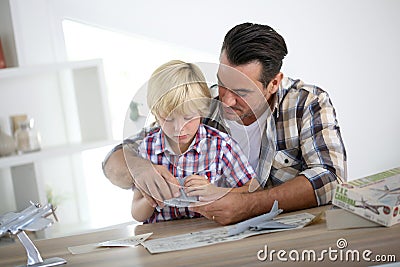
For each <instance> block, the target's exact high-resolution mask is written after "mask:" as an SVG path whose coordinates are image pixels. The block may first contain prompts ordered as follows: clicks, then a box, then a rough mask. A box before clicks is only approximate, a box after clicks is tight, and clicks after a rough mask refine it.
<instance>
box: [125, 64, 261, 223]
mask: <svg viewBox="0 0 400 267" xmlns="http://www.w3.org/2000/svg"><path fill="white" fill-rule="evenodd" d="M147 90H148V91H147V103H148V106H149V108H150V110H151V112H152V114H153V115H154V116H155V118H156V120H157V123H158V125H159V126H160V127H159V128H156V129H154V130H153V131H151V132H150V133H149V135H147V137H146V138H145V139H144V140H143V142H142V143H141V145H140V147H139V156H141V157H143V158H146V159H148V160H150V161H151V162H152V163H153V164H158V165H164V166H166V167H167V168H168V170H169V171H170V172H171V173H172V174H173V175H174V176H175V177H176V178H177V179H178V180H179V182H180V183H181V184H182V185H183V186H184V187H185V189H184V191H185V193H186V194H187V196H189V197H193V196H195V197H203V198H205V197H208V196H211V195H218V194H224V193H227V192H228V191H229V190H234V191H238V192H242V191H243V192H247V191H248V186H249V184H250V180H252V179H253V178H255V176H256V174H255V172H254V170H253V168H252V167H251V166H250V164H249V163H248V160H247V158H246V157H245V156H244V155H243V153H242V151H241V150H240V148H239V146H238V144H237V143H236V142H235V141H234V140H233V139H231V138H230V137H229V136H228V135H227V134H225V133H222V132H220V131H218V130H216V129H214V128H212V127H209V126H206V125H203V124H202V123H201V119H202V117H204V116H206V115H207V114H208V113H209V107H210V104H211V101H212V99H211V95H210V91H209V88H208V86H207V83H206V81H205V78H204V76H203V74H202V72H201V70H200V69H199V68H198V67H197V66H196V65H194V64H190V63H185V62H183V61H178V60H173V61H170V62H168V63H165V64H163V65H162V66H160V67H159V68H158V69H157V70H155V72H154V73H153V74H152V76H151V78H150V80H149V83H148V87H147ZM254 182H255V180H254ZM232 187H241V188H234V189H231V188H232ZM228 188H230V189H228ZM131 212H132V217H133V218H134V219H135V220H137V221H143V222H145V223H153V222H158V221H166V220H173V219H180V218H193V217H199V216H200V215H199V214H197V213H195V212H192V211H189V209H188V207H171V206H165V207H164V208H163V209H161V210H156V209H155V208H154V207H152V206H151V205H150V204H149V203H148V201H147V200H146V199H145V198H144V197H143V195H142V194H141V192H140V191H139V190H138V189H137V188H135V189H134V196H133V200H132V210H131Z"/></svg>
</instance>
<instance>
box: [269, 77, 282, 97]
mask: <svg viewBox="0 0 400 267" xmlns="http://www.w3.org/2000/svg"><path fill="white" fill-rule="evenodd" d="M282 79H283V73H282V72H279V73H278V74H276V75H275V77H274V78H272V80H271V81H270V82H269V88H268V92H269V93H270V94H271V95H272V94H275V93H276V91H278V88H279V85H280V84H281V81H282Z"/></svg>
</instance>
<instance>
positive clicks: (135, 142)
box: [102, 127, 157, 175]
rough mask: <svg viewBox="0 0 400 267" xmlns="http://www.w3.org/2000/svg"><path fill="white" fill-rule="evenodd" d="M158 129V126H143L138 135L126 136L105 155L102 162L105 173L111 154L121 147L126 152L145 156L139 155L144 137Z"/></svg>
mask: <svg viewBox="0 0 400 267" xmlns="http://www.w3.org/2000/svg"><path fill="white" fill-rule="evenodd" d="M155 129H157V127H151V128H143V129H142V130H141V131H140V132H139V133H137V134H136V135H133V136H131V137H129V138H126V139H124V140H123V142H122V143H121V144H118V145H116V146H115V147H113V148H112V149H111V150H110V152H108V153H107V155H106V156H105V158H104V160H103V162H102V169H103V173H104V175H106V174H105V171H104V168H105V165H106V164H107V161H108V159H109V158H110V157H111V155H112V154H113V153H114V152H116V151H117V150H119V149H123V150H124V153H132V154H133V155H136V156H139V157H144V156H141V155H139V146H140V144H141V143H142V141H143V139H144V138H145V137H146V136H147V135H148V134H149V133H150V132H152V131H153V130H155Z"/></svg>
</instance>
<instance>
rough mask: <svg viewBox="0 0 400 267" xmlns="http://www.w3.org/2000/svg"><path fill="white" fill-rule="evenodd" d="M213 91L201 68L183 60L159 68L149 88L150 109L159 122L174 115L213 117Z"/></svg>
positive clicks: (148, 100) (148, 101) (152, 76)
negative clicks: (210, 109)
mask: <svg viewBox="0 0 400 267" xmlns="http://www.w3.org/2000/svg"><path fill="white" fill-rule="evenodd" d="M210 102H211V94H210V90H209V88H208V86H207V83H206V79H205V78H204V75H203V73H202V72H201V70H200V68H199V67H198V66H196V65H195V64H192V63H186V62H183V61H180V60H172V61H169V62H167V63H165V64H163V65H161V66H160V67H158V68H157V69H156V70H155V71H154V72H153V74H152V75H151V77H150V80H149V82H148V86H147V105H148V106H149V109H150V111H151V113H153V115H154V116H156V118H159V117H161V118H166V117H167V116H169V115H170V114H171V113H172V112H174V113H177V114H180V115H186V114H192V113H198V114H199V115H200V116H202V117H204V116H206V115H208V113H209V107H210Z"/></svg>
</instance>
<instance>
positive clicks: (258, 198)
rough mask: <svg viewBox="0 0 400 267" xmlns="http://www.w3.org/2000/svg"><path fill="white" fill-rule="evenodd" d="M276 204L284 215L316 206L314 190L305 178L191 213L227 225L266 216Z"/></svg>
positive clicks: (229, 196) (235, 196) (232, 194)
mask: <svg viewBox="0 0 400 267" xmlns="http://www.w3.org/2000/svg"><path fill="white" fill-rule="evenodd" d="M275 200H278V202H279V208H282V209H283V210H284V211H292V210H299V209H305V208H311V207H315V206H317V200H316V198H315V194H314V189H313V187H312V185H311V183H310V181H309V180H308V179H307V178H306V177H304V176H298V177H296V178H294V179H292V180H290V181H288V182H286V183H284V184H281V185H279V186H276V187H273V188H270V189H265V190H261V191H256V192H253V193H236V192H230V193H228V194H227V195H225V196H224V197H222V198H220V199H217V200H215V201H213V202H211V203H208V204H205V205H199V206H196V207H191V208H190V209H191V210H193V211H195V212H198V213H200V214H202V215H203V216H205V217H207V218H208V219H210V220H212V219H214V220H215V221H216V222H218V223H220V224H222V225H227V224H232V223H236V222H239V221H242V220H246V219H248V218H251V217H254V216H257V215H260V214H263V213H266V212H268V211H269V210H270V209H271V207H272V204H273V202H274V201H275Z"/></svg>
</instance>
